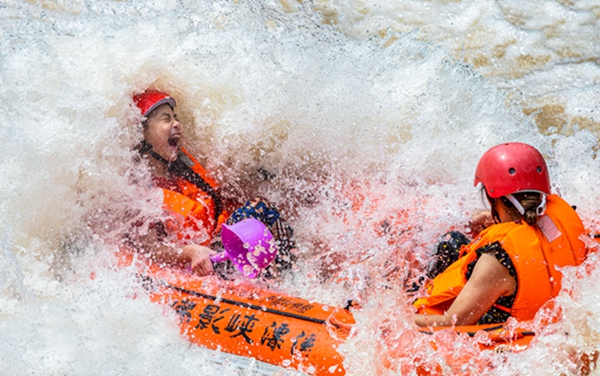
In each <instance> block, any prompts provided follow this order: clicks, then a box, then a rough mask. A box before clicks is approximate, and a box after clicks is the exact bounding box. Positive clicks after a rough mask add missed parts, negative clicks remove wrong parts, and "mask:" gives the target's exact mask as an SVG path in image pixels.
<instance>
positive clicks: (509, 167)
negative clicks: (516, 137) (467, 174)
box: [474, 142, 550, 198]
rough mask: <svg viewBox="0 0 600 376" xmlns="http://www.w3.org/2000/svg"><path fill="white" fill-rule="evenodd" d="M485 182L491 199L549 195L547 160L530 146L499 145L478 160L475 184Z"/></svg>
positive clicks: (513, 143)
mask: <svg viewBox="0 0 600 376" xmlns="http://www.w3.org/2000/svg"><path fill="white" fill-rule="evenodd" d="M479 183H482V184H483V185H484V186H485V189H486V191H487V193H488V195H490V197H492V198H498V197H502V196H506V195H509V194H512V193H517V192H523V191H536V192H543V193H545V194H548V195H549V194H550V176H549V175H548V167H547V166H546V162H545V161H544V157H542V155H541V154H540V152H539V151H538V150H537V149H536V148H534V147H533V146H531V145H527V144H524V143H521V142H508V143H505V144H500V145H496V146H494V147H493V148H491V149H490V150H488V151H486V152H485V154H483V156H482V157H481V159H480V160H479V163H478V164H477V169H476V170H475V183H474V184H475V185H477V184H479Z"/></svg>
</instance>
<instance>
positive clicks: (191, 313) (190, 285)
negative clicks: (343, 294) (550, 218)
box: [140, 268, 534, 376]
mask: <svg viewBox="0 0 600 376" xmlns="http://www.w3.org/2000/svg"><path fill="white" fill-rule="evenodd" d="M140 276H142V278H143V281H144V284H145V286H146V287H147V288H148V290H149V291H150V297H151V300H152V301H153V302H155V303H158V304H161V305H165V306H167V307H170V309H173V310H174V311H175V312H176V313H177V315H178V316H179V319H180V328H181V333H182V334H183V335H184V336H186V337H187V338H188V339H189V340H190V341H191V342H192V343H194V344H197V345H199V346H201V347H204V348H208V349H213V350H218V351H222V352H225V353H229V354H233V355H239V356H243V357H246V358H253V359H256V360H258V361H261V362H264V363H268V364H271V365H274V366H277V367H282V368H288V369H289V368H291V369H297V370H300V371H303V372H305V373H307V374H310V375H317V376H318V375H344V374H345V373H346V371H345V368H344V364H343V362H344V358H343V356H342V355H341V354H340V353H339V352H338V351H337V349H338V347H339V345H340V344H341V343H343V342H344V341H345V340H346V338H347V337H348V336H349V335H350V333H351V330H352V327H353V325H354V323H355V321H354V318H353V315H352V313H351V312H350V311H349V310H347V309H344V308H335V307H330V306H327V305H324V304H320V303H316V302H311V301H308V300H304V299H300V298H296V297H292V296H289V295H285V294H281V293H278V292H273V291H269V290H262V289H259V288H257V287H255V286H254V285H253V284H251V283H250V282H244V281H242V282H240V281H236V282H231V281H223V280H220V279H218V278H217V277H204V278H198V277H195V276H193V275H190V274H187V273H185V272H172V271H169V272H167V271H164V270H154V269H153V268H150V269H146V272H145V273H140ZM444 329H446V330H447V329H451V330H453V331H455V332H457V333H462V335H467V336H471V337H473V336H475V334H476V333H477V332H478V331H485V332H486V333H487V336H485V338H486V339H487V340H486V341H484V342H480V341H478V344H479V347H480V349H481V350H495V351H498V352H500V351H502V352H504V351H522V350H524V349H526V348H527V346H528V345H529V343H530V342H531V340H532V339H533V338H534V333H533V332H530V331H526V330H521V329H508V328H507V327H505V326H503V325H501V324H492V325H482V326H463V327H453V328H448V327H436V328H420V329H418V330H419V331H420V332H422V333H423V335H431V334H433V331H438V330H444ZM431 346H432V347H433V348H434V349H436V346H437V345H436V342H435V341H434V340H433V338H432V343H431ZM388 355H392V354H388ZM434 373H435V372H434Z"/></svg>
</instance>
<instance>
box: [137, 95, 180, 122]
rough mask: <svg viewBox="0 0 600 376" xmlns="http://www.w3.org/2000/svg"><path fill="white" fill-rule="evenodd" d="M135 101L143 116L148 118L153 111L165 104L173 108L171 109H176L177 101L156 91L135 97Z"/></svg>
mask: <svg viewBox="0 0 600 376" xmlns="http://www.w3.org/2000/svg"><path fill="white" fill-rule="evenodd" d="M133 101H134V102H135V104H136V106H138V107H139V109H140V110H141V111H142V115H143V116H148V114H149V113H150V112H152V110H154V109H155V108H157V107H158V106H160V105H163V104H165V103H167V104H168V105H169V106H171V108H175V99H173V98H172V97H171V96H170V95H169V94H167V93H161V92H160V91H156V90H146V91H144V92H143V93H141V94H138V95H135V96H134V97H133Z"/></svg>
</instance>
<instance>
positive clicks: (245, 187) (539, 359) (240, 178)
mask: <svg viewBox="0 0 600 376" xmlns="http://www.w3.org/2000/svg"><path fill="white" fill-rule="evenodd" d="M0 14H1V15H2V17H0V67H1V69H2V72H3V74H2V75H1V76H0V80H1V85H0V100H1V103H2V106H0V124H2V125H1V126H0V140H1V142H2V146H3V152H2V156H1V157H0V176H1V178H0V189H2V191H3V193H4V198H3V200H2V201H1V204H0V213H1V214H2V217H1V221H0V223H1V229H2V231H1V232H0V247H1V248H0V265H1V266H2V268H0V307H2V308H1V309H0V354H2V356H1V357H0V369H2V371H3V373H5V374H22V373H23V372H24V371H23V370H25V369H26V370H28V371H25V372H26V373H28V374H36V373H42V374H77V375H81V374H83V375H85V374H167V373H178V374H182V375H188V374H189V375H192V374H198V373H201V374H217V373H221V374H223V373H225V374H252V372H254V370H255V369H256V367H255V366H253V365H249V366H248V368H246V369H242V370H239V369H236V368H235V367H234V366H233V365H232V364H230V363H228V362H227V360H223V359H222V358H219V357H220V356H222V354H221V355H219V354H215V353H213V352H209V351H205V350H203V349H201V348H196V347H190V346H189V345H188V343H187V342H186V341H185V340H184V339H183V338H181V337H180V336H179V334H178V328H177V318H176V317H174V315H173V314H171V313H169V312H165V311H164V310H163V308H162V307H159V306H156V305H154V304H151V303H150V302H149V301H147V299H144V298H143V294H142V293H140V290H139V285H138V282H137V281H136V280H135V278H134V271H132V270H128V269H123V268H116V267H114V265H113V263H114V261H113V259H112V253H113V252H114V251H115V250H116V249H117V248H118V245H119V244H118V243H119V239H120V236H121V235H122V233H123V232H124V231H125V230H126V229H127V228H128V225H129V223H130V221H134V220H135V218H136V215H137V213H140V212H143V213H145V214H146V215H148V216H152V215H155V216H160V215H161V212H160V204H159V203H160V200H161V198H160V197H159V196H158V195H157V194H156V192H155V191H153V190H145V188H144V187H145V186H147V184H148V181H149V180H148V179H149V178H148V172H147V171H146V170H145V169H144V167H143V166H138V165H134V164H132V163H131V161H132V159H133V157H134V152H133V151H132V147H134V146H135V145H136V144H137V143H138V142H139V141H140V139H141V132H140V129H139V128H138V127H137V126H135V125H134V124H136V123H137V122H138V121H139V118H138V114H137V112H136V111H135V109H134V107H133V106H132V102H131V99H130V98H131V95H132V94H134V93H137V92H140V91H142V90H144V89H145V88H147V87H149V86H152V87H155V88H158V89H163V90H166V91H168V92H170V93H171V94H172V95H173V96H174V97H175V98H176V99H177V103H178V106H177V113H178V115H179V117H180V118H181V120H182V123H183V124H184V132H185V139H186V146H187V147H188V149H189V150H190V151H191V152H192V153H193V154H195V155H198V156H199V157H200V159H201V160H202V161H203V162H204V163H205V165H206V166H207V167H208V168H209V169H210V170H211V171H214V174H215V177H216V178H217V180H219V182H220V184H221V187H222V189H223V191H224V194H225V195H226V196H227V198H229V199H233V200H237V201H240V202H241V201H244V200H246V199H248V198H252V197H253V196H255V195H262V196H265V197H267V198H268V199H269V201H271V202H273V203H275V204H276V205H277V206H278V207H280V208H281V209H282V212H283V214H284V216H286V218H287V219H288V220H289V222H290V223H291V224H292V225H293V227H294V229H295V234H296V237H297V240H298V245H299V256H300V259H299V262H298V265H297V266H296V268H295V269H294V275H293V276H289V278H288V279H285V280H284V281H282V282H281V283H280V286H278V287H280V288H282V289H285V290H286V291H288V292H289V293H291V294H293V295H297V296H301V297H303V298H307V299H312V300H316V301H320V302H323V303H327V304H330V305H332V306H339V305H341V304H343V303H345V301H346V300H347V299H351V298H352V299H357V300H360V301H361V304H362V305H363V308H362V310H361V311H357V312H356V318H357V332H356V335H355V336H354V337H353V338H351V339H350V340H349V341H348V342H347V343H346V344H344V345H343V346H342V349H341V350H340V351H341V352H343V353H344V354H345V355H346V364H345V365H346V369H347V371H348V373H349V374H351V375H375V374H382V373H385V372H388V373H390V374H394V373H396V372H397V373H402V374H414V373H415V372H417V371H416V370H417V367H424V368H435V367H437V366H439V367H441V369H442V371H443V372H445V373H446V374H453V372H454V371H453V370H452V369H451V368H450V367H449V366H448V364H445V363H444V362H443V361H442V360H441V358H440V357H439V355H438V354H435V353H434V352H433V351H432V349H431V347H430V346H429V345H428V343H427V339H423V338H422V336H419V334H418V333H417V332H416V330H415V328H414V325H412V322H411V318H410V317H411V310H410V306H409V304H408V303H409V301H408V298H407V297H406V295H405V294H404V293H403V289H402V287H403V280H404V279H405V278H406V276H407V275H408V271H409V270H411V269H414V268H416V269H417V270H418V269H419V268H422V267H423V266H424V265H425V263H426V262H427V257H428V256H429V254H430V253H431V251H432V249H433V248H432V245H433V244H434V243H436V241H437V239H438V237H439V236H440V235H441V234H443V233H444V232H446V231H447V230H448V229H450V228H457V229H461V228H462V227H461V226H462V224H464V223H466V221H467V219H468V218H469V215H470V213H472V212H473V211H475V210H477V209H479V208H480V207H481V205H482V203H481V199H480V197H479V196H478V195H477V193H476V192H475V190H474V189H473V188H472V175H473V171H474V167H475V165H476V163H477V160H478V158H479V156H480V155H481V154H482V153H483V152H484V151H485V150H486V149H487V148H489V147H490V146H492V145H494V144H497V143H500V142H503V141H523V142H528V143H530V144H533V145H534V146H536V147H538V148H539V149H540V150H541V151H542V153H543V154H544V155H545V156H546V157H547V159H548V162H549V167H550V170H551V176H552V178H553V188H554V189H555V190H557V191H559V192H560V193H561V194H562V196H563V197H564V198H565V199H566V200H567V201H568V202H570V203H571V204H574V205H577V208H578V209H577V210H578V212H579V213H580V215H581V216H582V218H583V219H584V222H585V223H586V224H588V225H589V227H590V228H591V229H597V227H598V226H597V223H598V219H597V209H596V207H595V205H596V203H597V202H598V201H599V197H598V193H597V192H598V190H597V187H598V186H599V185H600V176H599V174H598V173H597V171H598V167H599V165H598V161H597V159H596V154H597V138H598V130H599V129H600V127H598V124H600V115H599V111H598V103H600V89H599V87H600V86H599V85H598V80H599V79H598V77H600V67H599V66H598V55H599V53H600V51H599V49H600V43H599V42H600V33H599V32H598V30H600V25H599V16H598V15H599V14H600V6H599V5H598V4H597V2H595V1H576V2H566V1H550V0H544V1H540V2H539V4H538V3H537V2H536V5H535V6H534V5H533V2H523V1H512V0H503V1H491V0H490V1H486V0H468V1H461V2H442V1H434V2H419V1H411V0H403V1H400V0H398V1H370V2H369V4H367V3H366V2H364V3H363V2H360V1H347V0H346V1H344V0H330V1H327V0H320V1H302V2H299V1H289V0H281V1H274V0H272V1H268V0H267V1H265V0H263V1H260V0H247V1H239V2H231V1H185V0H184V1H174V0H157V1H153V2H145V1H139V0H131V1H103V2H91V1H85V0H82V1H75V2H49V1H42V0H39V1H37V0H36V1H27V2H25V1H17V0H8V1H5V2H4V3H3V4H2V5H0ZM132 179H133V180H137V181H138V184H137V185H133V184H131V181H132ZM597 264H598V262H597V259H596V258H595V257H592V258H591V259H590V260H589V261H588V262H586V264H585V265H584V266H583V267H582V268H571V269H568V270H566V271H565V278H564V279H565V291H563V292H562V293H561V295H560V296H559V297H558V299H557V306H559V307H560V309H561V311H562V315H563V318H562V320H560V321H559V322H557V323H555V324H552V325H549V326H548V327H546V328H544V330H543V331H542V332H541V335H539V336H538V342H536V343H534V344H533V345H532V346H531V348H530V349H529V350H527V351H526V352H523V353H519V354H503V355H501V356H500V355H497V354H496V355H491V354H480V353H478V352H474V351H473V348H472V345H471V344H470V343H469V342H468V341H465V340H463V339H461V338H451V339H449V340H448V343H451V344H452V346H451V348H449V349H445V350H444V351H447V352H448V353H449V354H451V355H455V356H459V355H461V354H462V355H470V356H472V358H473V359H474V360H473V364H472V366H473V367H476V366H477V364H480V363H482V362H490V363H491V364H492V365H493V367H492V368H486V369H484V370H482V371H481V372H482V373H485V372H492V373H493V374H499V375H513V374H536V375H537V374H547V375H554V374H559V373H563V374H575V373H577V372H578V367H579V366H578V365H577V362H575V361H573V360H574V359H577V358H578V357H579V356H580V355H581V354H586V353H590V352H591V351H593V350H594V349H595V346H596V344H597V343H598V336H599V333H600V327H599V325H598V322H600V313H599V312H600V307H598V303H597V298H596V297H597V296H598V295H599V294H600V287H599V286H600V284H599V283H598V281H597V276H598V272H597ZM135 297H137V298H135ZM340 297H344V299H341V298H340ZM384 330H391V331H392V332H393V333H394V337H393V338H394V340H395V342H396V344H395V345H394V346H397V347H398V346H399V347H403V348H404V349H405V350H404V351H405V354H408V355H405V356H400V357H398V359H397V360H396V363H395V364H394V365H395V366H396V368H395V370H385V369H383V370H382V368H381V367H380V366H381V361H380V359H379V356H378V351H379V350H380V346H383V344H382V343H381V342H380V341H379V338H380V337H381V334H382V332H383V331H384ZM565 333H568V335H567V334H565Z"/></svg>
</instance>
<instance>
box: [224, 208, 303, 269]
mask: <svg viewBox="0 0 600 376" xmlns="http://www.w3.org/2000/svg"><path fill="white" fill-rule="evenodd" d="M246 218H256V219H258V220H259V221H261V222H262V223H264V224H265V226H267V227H268V228H269V230H270V231H271V234H273V238H274V239H275V242H276V245H277V250H278V252H277V257H276V258H275V261H274V262H273V264H271V265H270V266H269V267H268V268H267V269H266V270H265V271H264V272H263V274H262V275H263V276H265V277H266V278H273V277H275V276H276V275H277V274H279V273H280V272H281V271H284V270H288V269H290V268H291V267H292V265H293V264H294V262H295V261H296V255H294V254H293V252H292V250H294V249H295V248H296V242H295V240H294V239H293V235H294V231H293V229H292V227H291V226H290V225H289V224H288V223H287V222H286V221H285V219H283V218H282V217H281V214H280V213H279V211H278V210H277V208H276V207H274V206H273V205H271V203H269V201H267V200H266V199H264V198H261V197H257V198H254V199H253V200H250V201H247V202H246V203H245V204H244V206H242V207H240V208H238V209H237V210H235V211H234V212H233V213H232V214H231V216H229V218H228V219H227V221H226V223H227V224H228V225H232V224H234V223H237V222H240V221H242V220H244V219H246ZM213 245H216V246H217V247H219V248H222V243H221V239H220V234H219V237H218V241H217V243H216V244H213ZM228 264H229V263H228ZM227 267H228V268H232V265H228V266H227ZM217 272H219V274H220V275H221V276H223V277H226V274H228V272H227V271H226V270H222V269H221V268H217Z"/></svg>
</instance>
